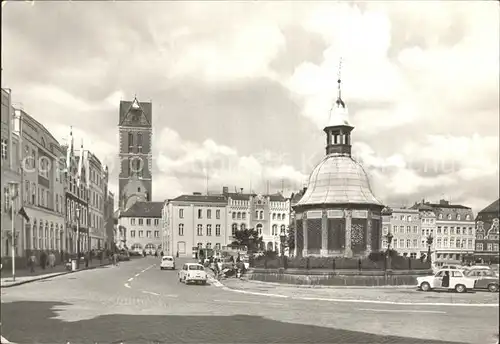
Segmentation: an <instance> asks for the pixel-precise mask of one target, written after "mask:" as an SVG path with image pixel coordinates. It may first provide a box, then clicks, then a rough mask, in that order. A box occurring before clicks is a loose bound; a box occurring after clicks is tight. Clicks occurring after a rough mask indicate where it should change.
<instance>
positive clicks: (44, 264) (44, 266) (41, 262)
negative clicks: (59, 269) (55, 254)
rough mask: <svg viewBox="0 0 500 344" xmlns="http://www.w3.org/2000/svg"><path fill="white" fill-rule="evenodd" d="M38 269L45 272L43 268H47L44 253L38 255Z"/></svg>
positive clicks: (45, 254)
mask: <svg viewBox="0 0 500 344" xmlns="http://www.w3.org/2000/svg"><path fill="white" fill-rule="evenodd" d="M40 267H41V268H42V269H43V270H45V268H46V267H47V253H45V251H42V253H41V254H40Z"/></svg>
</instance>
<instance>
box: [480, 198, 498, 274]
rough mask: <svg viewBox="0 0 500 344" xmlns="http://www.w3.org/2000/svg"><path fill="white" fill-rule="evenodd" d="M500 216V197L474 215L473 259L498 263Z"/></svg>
mask: <svg viewBox="0 0 500 344" xmlns="http://www.w3.org/2000/svg"><path fill="white" fill-rule="evenodd" d="M499 218H500V199H497V200H496V201H495V202H493V203H491V204H490V205H489V206H487V207H486V208H484V209H483V210H481V211H480V212H479V213H478V214H477V217H476V249H475V255H474V256H475V257H474V258H475V260H476V261H479V262H486V263H493V264H498V263H499V252H498V249H499V247H498V242H499V238H500V234H499Z"/></svg>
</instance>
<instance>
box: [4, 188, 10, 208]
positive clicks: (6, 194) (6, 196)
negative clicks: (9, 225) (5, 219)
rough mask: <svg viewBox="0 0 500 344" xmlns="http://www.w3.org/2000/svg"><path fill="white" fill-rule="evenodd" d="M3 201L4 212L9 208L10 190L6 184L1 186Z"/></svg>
mask: <svg viewBox="0 0 500 344" xmlns="http://www.w3.org/2000/svg"><path fill="white" fill-rule="evenodd" d="M3 201H4V205H3V208H4V210H5V211H6V212H8V211H9V210H10V192H9V187H8V186H6V187H4V188H3Z"/></svg>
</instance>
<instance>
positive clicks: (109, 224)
mask: <svg viewBox="0 0 500 344" xmlns="http://www.w3.org/2000/svg"><path fill="white" fill-rule="evenodd" d="M104 191H105V195H106V198H105V201H104V231H105V233H106V242H105V243H104V247H105V248H106V249H111V248H112V247H113V243H114V240H115V238H114V237H115V231H114V227H115V226H114V211H113V209H114V204H115V195H114V194H113V193H112V192H111V191H109V190H108V186H107V185H105V188H104Z"/></svg>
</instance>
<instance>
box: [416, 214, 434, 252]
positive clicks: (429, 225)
mask: <svg viewBox="0 0 500 344" xmlns="http://www.w3.org/2000/svg"><path fill="white" fill-rule="evenodd" d="M417 207H418V208H417V209H418V211H419V213H420V221H421V222H422V225H421V231H422V238H421V242H420V247H421V249H420V251H421V253H423V254H427V253H428V252H429V244H428V239H429V237H432V238H433V239H432V244H431V259H432V260H434V259H436V250H435V246H436V240H435V239H434V237H435V236H436V231H437V225H436V213H435V212H434V210H433V209H432V207H430V206H428V205H426V204H420V205H417Z"/></svg>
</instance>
